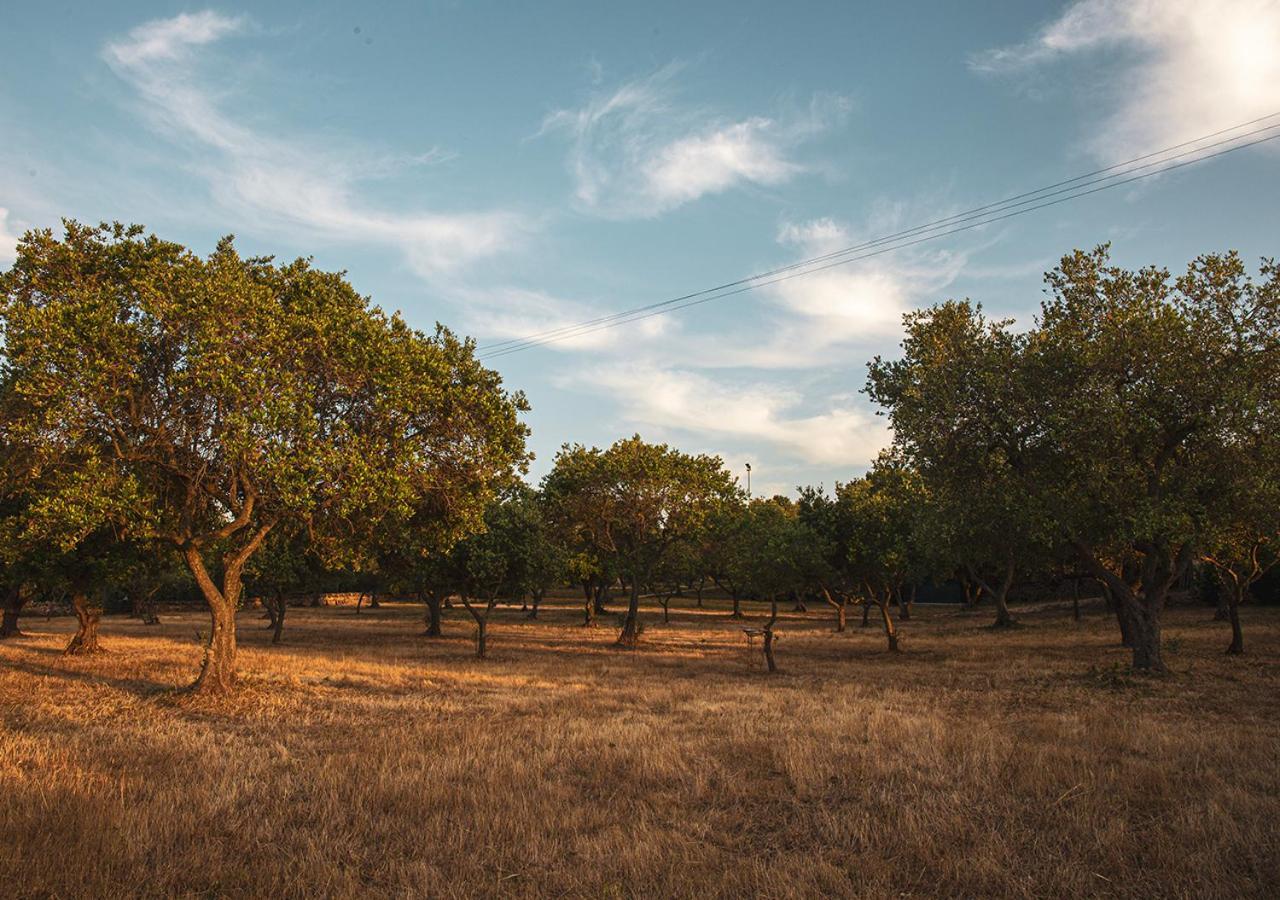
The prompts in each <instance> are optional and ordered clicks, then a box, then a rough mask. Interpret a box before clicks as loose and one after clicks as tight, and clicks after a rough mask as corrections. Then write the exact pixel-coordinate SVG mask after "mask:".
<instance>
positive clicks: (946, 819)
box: [0, 604, 1280, 897]
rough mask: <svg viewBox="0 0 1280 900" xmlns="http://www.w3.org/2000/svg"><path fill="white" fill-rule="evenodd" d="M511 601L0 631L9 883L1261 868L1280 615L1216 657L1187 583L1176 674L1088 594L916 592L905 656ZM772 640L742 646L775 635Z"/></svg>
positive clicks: (1062, 886) (700, 620)
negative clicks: (218, 675)
mask: <svg viewBox="0 0 1280 900" xmlns="http://www.w3.org/2000/svg"><path fill="white" fill-rule="evenodd" d="M578 615H579V614H578V612H577V609H576V607H575V608H570V607H569V606H568V605H567V604H566V605H563V606H553V607H551V608H549V609H548V610H546V612H545V618H544V619H543V620H542V621H540V622H538V623H536V624H535V623H531V622H528V621H527V620H525V619H523V618H522V617H521V616H520V614H519V612H518V611H516V610H504V609H500V610H499V611H498V612H497V613H495V615H494V621H493V623H492V626H491V658H490V659H488V660H485V661H477V660H475V659H473V658H472V657H471V652H472V647H471V643H470V635H471V631H472V629H471V626H470V623H469V621H468V620H467V619H466V618H465V613H462V612H460V611H455V612H454V613H453V614H452V617H451V618H450V619H449V620H448V622H447V624H446V627H447V631H448V634H447V636H446V637H445V638H443V639H439V640H434V641H432V640H428V639H424V638H422V637H420V636H419V633H420V632H421V624H420V621H419V616H420V609H419V608H418V607H416V606H413V605H410V604H389V605H387V606H385V607H384V608H383V609H381V610H378V611H374V612H372V613H365V614H362V615H361V616H359V617H358V618H357V617H356V616H354V615H353V614H352V610H351V609H350V608H330V609H315V610H311V609H308V610H291V611H290V614H289V620H288V624H287V627H286V631H285V640H286V643H284V644H283V645H281V646H277V647H272V646H270V645H269V644H268V643H267V633H266V632H265V631H263V630H262V629H261V627H260V625H261V623H260V621H259V620H258V619H257V617H256V615H255V614H253V613H251V612H245V613H242V615H241V620H240V627H241V655H240V664H241V669H242V672H243V673H244V674H243V681H244V684H243V687H242V689H241V690H240V691H238V692H237V693H236V694H235V695H234V696H232V697H230V698H227V699H224V700H219V701H209V700H201V699H198V698H195V697H192V696H189V695H180V694H175V693H173V692H172V691H171V690H170V689H171V688H173V687H175V686H177V685H181V684H183V683H185V682H186V681H189V680H190V679H191V677H192V676H193V675H194V673H195V670H196V667H197V665H198V660H199V657H200V648H199V645H198V644H197V643H196V638H195V632H196V631H197V629H204V628H207V627H208V626H207V620H206V619H205V618H204V617H203V616H201V615H198V614H197V613H195V612H194V611H193V612H190V613H182V614H170V615H167V616H165V618H164V624H163V625H161V626H159V627H152V628H148V627H146V626H143V625H141V624H137V623H134V622H132V621H129V620H126V619H122V618H108V619H107V620H105V622H104V627H103V641H104V644H105V645H106V646H107V647H108V648H109V651H110V652H108V653H106V654H103V655H100V656H96V657H89V658H75V657H64V656H62V655H61V654H60V650H61V648H62V646H63V645H64V644H65V643H66V640H67V638H68V635H69V633H70V631H71V628H72V623H71V620H69V619H52V620H44V619H40V618H30V619H27V620H25V621H24V627H25V629H26V631H27V632H28V637H26V638H22V639H18V640H16V641H6V642H4V644H3V645H0V710H2V714H3V731H2V733H0V842H2V843H0V846H2V847H3V850H2V851H0V894H3V895H5V896H11V897H25V896H40V897H43V896H58V897H80V896H101V897H121V896H272V897H303V896H332V897H350V896H388V897H404V896H444V897H461V896H498V895H503V896H505V895H517V896H695V895H698V896H726V897H728V896H733V897H736V896H745V895H757V896H769V897H789V896H823V895H827V896H868V897H887V896H891V895H892V896H934V895H945V896H1036V897H1046V896H1128V897H1157V896H1203V897H1240V896H1275V894H1276V891H1277V889H1278V888H1280V842H1278V840H1277V837H1278V835H1280V763H1278V762H1277V759H1278V754H1280V740H1278V739H1280V691H1278V690H1277V688H1280V666H1278V663H1280V610H1274V609H1271V610H1268V609H1258V608H1255V609H1249V610H1247V611H1246V616H1247V618H1246V623H1245V624H1246V640H1247V642H1248V650H1249V654H1248V655H1247V656H1246V657H1244V658H1238V659H1229V658H1227V657H1225V656H1224V655H1223V654H1222V652H1221V651H1222V649H1223V647H1224V646H1225V643H1226V641H1227V634H1226V631H1225V626H1223V625H1222V624H1221V623H1213V622H1211V621H1209V619H1210V614H1209V611H1208V610H1206V609H1204V608H1193V609H1175V610H1171V611H1170V612H1169V622H1168V626H1167V640H1168V641H1169V644H1170V651H1171V652H1170V655H1169V657H1168V661H1169V662H1170V663H1171V664H1172V669H1173V671H1172V673H1171V674H1170V675H1168V676H1166V677H1162V678H1135V677H1132V676H1130V675H1128V674H1126V669H1125V663H1126V659H1127V654H1126V652H1125V651H1123V650H1122V649H1121V648H1119V647H1117V646H1115V644H1116V638H1115V627H1114V623H1113V620H1112V619H1111V618H1109V617H1108V616H1106V615H1105V614H1104V613H1103V612H1101V611H1100V610H1091V611H1090V614H1089V615H1088V616H1087V618H1086V620H1085V621H1084V622H1083V623H1082V624H1080V625H1076V624H1074V623H1073V622H1071V620H1070V618H1069V615H1068V614H1067V613H1066V612H1064V611H1063V610H1061V609H1053V608H1045V609H1043V610H1040V611H1038V612H1030V613H1028V612H1025V611H1023V612H1022V615H1023V618H1024V621H1025V622H1026V623H1027V624H1026V627H1023V628H1020V629H1017V630H1014V631H1011V632H1007V633H998V632H992V631H989V630H987V629H986V628H984V627H983V625H985V623H986V621H987V620H988V615H989V614H988V613H987V612H986V611H981V612H979V613H975V614H972V615H964V614H960V613H956V612H954V611H951V610H940V609H932V610H930V609H924V610H919V611H918V612H917V615H916V616H915V617H914V620H913V621H911V622H909V623H904V625H903V629H902V630H903V646H904V648H905V651H906V652H904V653H902V654H900V655H898V656H891V655H889V654H888V653H886V652H885V650H884V647H883V638H882V636H881V634H880V633H879V631H878V629H875V628H872V629H867V630H862V629H860V628H858V626H857V620H856V617H852V616H851V619H852V622H851V627H850V631H849V632H847V633H845V634H840V635H837V634H832V633H831V631H830V623H829V619H828V616H827V615H826V613H825V612H823V611H815V612H813V613H811V614H809V615H808V616H807V617H801V616H791V617H789V618H788V619H786V621H784V622H783V623H782V625H781V626H780V627H781V629H782V640H781V641H780V644H779V663H780V665H781V666H782V668H783V671H782V672H781V673H779V674H778V675H777V676H774V677H769V676H767V675H765V674H764V672H763V671H762V667H761V662H760V660H759V659H757V658H756V655H751V656H748V654H747V651H746V650H745V649H744V647H743V640H742V635H741V632H740V631H739V626H737V625H736V624H735V623H732V622H730V621H728V620H727V619H726V618H724V615H723V612H717V613H715V614H714V615H694V614H692V613H690V612H688V611H681V612H680V613H679V621H678V622H675V623H673V624H672V625H669V626H664V625H661V624H658V623H657V620H656V618H655V616H654V615H653V614H652V613H650V615H649V616H648V622H649V625H648V630H647V632H646V634H645V635H644V640H643V644H642V646H641V648H640V649H639V650H637V651H634V652H627V651H619V650H614V649H612V648H611V647H610V642H611V640H612V636H613V635H612V632H611V630H610V629H608V628H607V627H601V628H599V629H596V630H588V629H583V628H581V627H578V625H577V621H578ZM757 653H758V651H757Z"/></svg>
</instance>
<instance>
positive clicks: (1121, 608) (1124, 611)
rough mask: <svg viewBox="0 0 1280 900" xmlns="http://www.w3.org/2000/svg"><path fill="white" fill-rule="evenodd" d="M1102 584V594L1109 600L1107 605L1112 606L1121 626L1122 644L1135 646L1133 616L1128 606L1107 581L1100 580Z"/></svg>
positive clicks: (1122, 645)
mask: <svg viewBox="0 0 1280 900" xmlns="http://www.w3.org/2000/svg"><path fill="white" fill-rule="evenodd" d="M1100 584H1101V585H1102V596H1103V597H1104V598H1105V599H1106V601H1107V606H1109V607H1111V611H1112V612H1114V613H1115V614H1116V624H1117V625H1119V626H1120V646H1121V647H1132V646H1133V616H1132V614H1131V613H1130V612H1129V609H1128V607H1126V606H1125V604H1124V602H1123V601H1122V600H1121V598H1120V597H1117V596H1116V592H1115V590H1113V589H1112V587H1111V585H1109V584H1107V583H1106V582H1105V581H1104V582H1100Z"/></svg>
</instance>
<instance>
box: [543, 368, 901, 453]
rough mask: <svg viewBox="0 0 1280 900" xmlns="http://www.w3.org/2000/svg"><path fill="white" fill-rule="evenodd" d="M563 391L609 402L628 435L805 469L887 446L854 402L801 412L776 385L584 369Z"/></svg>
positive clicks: (795, 393)
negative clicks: (765, 451) (774, 456)
mask: <svg viewBox="0 0 1280 900" xmlns="http://www.w3.org/2000/svg"><path fill="white" fill-rule="evenodd" d="M561 383H562V385H563V386H565V387H570V388H576V389H585V390H590V391H594V392H605V393H607V394H608V395H609V396H610V397H612V398H615V399H616V400H617V401H618V402H619V403H620V406H621V415H622V417H623V419H624V422H625V428H627V429H630V428H635V427H639V428H646V429H647V428H653V429H657V430H659V431H660V432H663V433H677V434H680V435H684V436H686V437H696V438H697V439H699V440H725V441H743V442H747V443H757V444H764V445H767V446H769V447H771V448H773V449H774V450H776V451H779V452H780V453H781V454H782V455H784V456H786V457H790V458H792V459H800V460H804V461H805V462H809V463H815V464H831V465H841V466H844V465H847V466H863V465H866V464H867V462H868V461H869V460H870V459H872V458H873V457H874V456H875V454H876V452H877V451H879V449H880V448H881V447H883V446H885V444H887V443H888V430H887V427H886V425H885V422H884V420H883V419H880V418H877V417H876V416H875V415H873V414H872V413H871V412H869V411H868V410H867V409H866V408H865V407H864V406H860V405H859V404H858V403H857V401H856V400H855V398H853V397H840V398H829V399H828V401H827V403H826V405H825V408H823V409H821V410H820V411H818V412H807V411H805V410H804V408H803V407H804V399H805V398H804V395H803V392H802V391H800V390H797V389H794V388H790V387H786V386H783V385H780V384H778V383H777V382H776V381H768V382H765V381H759V382H742V381H739V380H734V381H729V380H722V379H718V378H712V377H709V376H707V375H706V374H705V373H699V372H691V371H688V370H684V369H679V368H668V367H664V366H662V365H658V364H652V363H643V362H636V363H630V364H625V365H620V366H610V367H607V368H604V369H601V368H597V367H591V368H588V369H583V370H580V371H579V372H577V373H576V374H574V375H572V376H569V377H566V378H564V379H562V382H561Z"/></svg>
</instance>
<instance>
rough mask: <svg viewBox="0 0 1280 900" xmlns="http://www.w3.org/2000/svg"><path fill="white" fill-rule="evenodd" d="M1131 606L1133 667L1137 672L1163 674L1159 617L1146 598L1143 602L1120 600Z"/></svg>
mask: <svg viewBox="0 0 1280 900" xmlns="http://www.w3.org/2000/svg"><path fill="white" fill-rule="evenodd" d="M1121 602H1122V604H1131V605H1132V606H1133V609H1131V610H1130V617H1129V618H1130V627H1131V629H1132V636H1133V667H1134V668H1135V669H1138V670H1139V671H1146V672H1163V671H1165V666H1164V659H1163V657H1162V656H1161V653H1160V615H1159V612H1158V610H1155V609H1153V608H1152V607H1153V604H1152V603H1151V600H1150V599H1149V598H1148V599H1146V600H1145V601H1144V602H1138V601H1136V600H1127V601H1126V600H1122V601H1121Z"/></svg>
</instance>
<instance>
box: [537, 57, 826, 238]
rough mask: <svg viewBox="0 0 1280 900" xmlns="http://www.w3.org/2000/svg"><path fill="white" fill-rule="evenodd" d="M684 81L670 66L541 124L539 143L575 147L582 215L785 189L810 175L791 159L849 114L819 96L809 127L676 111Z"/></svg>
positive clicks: (626, 214)
mask: <svg viewBox="0 0 1280 900" xmlns="http://www.w3.org/2000/svg"><path fill="white" fill-rule="evenodd" d="M678 71H679V67H678V66H675V65H669V66H666V67H665V68H663V69H661V70H660V71H658V72H657V73H656V74H654V75H652V76H650V77H649V78H645V79H641V80H638V81H633V82H630V83H627V84H624V85H623V86H622V87H620V88H618V89H617V90H615V91H613V92H612V93H607V94H599V95H597V96H595V97H593V98H592V99H591V100H590V101H589V102H588V103H587V104H586V105H585V106H583V107H581V108H579V109H573V110H559V111H557V112H554V113H552V114H551V115H549V116H547V118H546V119H545V120H544V121H543V125H542V130H541V132H540V134H546V133H549V132H555V131H563V132H565V133H567V134H568V135H569V137H570V140H571V141H572V146H571V149H570V155H569V169H570V172H571V173H572V175H573V177H574V182H575V188H574V198H575V200H576V202H577V203H578V205H579V206H580V207H581V208H583V209H586V210H589V211H591V212H594V213H597V214H599V215H603V216H605V217H608V218H617V219H626V218H648V217H653V216H657V215H660V214H661V213H664V212H667V211H669V210H672V209H675V208H676V207H678V206H681V205H683V204H685V203H689V202H691V201H693V200H696V199H698V198H699V197H702V196H705V195H707V194H717V193H722V192H724V191H727V190H730V189H732V188H734V187H738V186H741V185H746V184H755V185H763V186H773V185H778V184H782V183H784V182H786V181H789V180H790V179H791V178H793V177H795V176H796V175H797V174H799V173H801V172H803V171H805V167H804V166H803V165H801V164H800V163H797V162H795V161H793V160H792V159H791V158H790V155H791V153H792V151H793V150H794V149H795V148H796V147H797V146H798V145H800V144H801V143H803V142H804V141H805V140H807V139H808V138H811V137H813V136H814V135H816V134H818V133H820V132H821V131H824V130H826V129H827V128H829V127H830V126H831V124H832V123H833V122H834V121H836V120H838V119H839V118H840V117H841V116H843V114H844V113H845V112H846V111H847V109H848V102H847V101H846V100H844V98H840V97H831V96H822V97H817V98H815V99H814V101H813V103H812V104H811V107H810V109H809V111H808V113H807V114H806V115H805V116H803V117H798V118H797V117H788V118H787V119H785V120H782V119H778V118H770V117H764V116H753V117H750V118H747V119H743V120H738V121H734V120H731V119H726V118H724V117H722V116H714V115H709V114H707V113H705V112H702V111H699V110H689V109H682V108H680V107H679V106H678V105H677V104H676V103H675V102H674V100H673V98H672V94H673V91H672V82H673V80H674V77H675V75H676V73H677V72H678Z"/></svg>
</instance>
